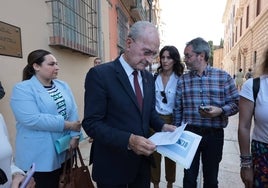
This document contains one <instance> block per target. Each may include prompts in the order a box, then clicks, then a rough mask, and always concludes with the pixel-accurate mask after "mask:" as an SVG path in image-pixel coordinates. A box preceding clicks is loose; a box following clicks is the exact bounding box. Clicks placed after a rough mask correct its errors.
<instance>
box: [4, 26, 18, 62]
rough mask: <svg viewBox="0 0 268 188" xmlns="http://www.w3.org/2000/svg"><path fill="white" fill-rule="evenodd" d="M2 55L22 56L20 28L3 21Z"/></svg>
mask: <svg viewBox="0 0 268 188" xmlns="http://www.w3.org/2000/svg"><path fill="white" fill-rule="evenodd" d="M0 55H6V56H13V57H20V58H22V48H21V32H20V28H19V27H16V26H13V25H10V24H7V23H4V22H1V21H0Z"/></svg>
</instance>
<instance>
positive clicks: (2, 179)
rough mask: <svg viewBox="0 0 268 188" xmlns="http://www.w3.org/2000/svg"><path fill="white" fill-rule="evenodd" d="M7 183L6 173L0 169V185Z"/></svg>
mask: <svg viewBox="0 0 268 188" xmlns="http://www.w3.org/2000/svg"><path fill="white" fill-rule="evenodd" d="M6 182H7V176H6V173H5V172H4V171H3V170H2V169H1V168H0V185H4V184H5V183H6Z"/></svg>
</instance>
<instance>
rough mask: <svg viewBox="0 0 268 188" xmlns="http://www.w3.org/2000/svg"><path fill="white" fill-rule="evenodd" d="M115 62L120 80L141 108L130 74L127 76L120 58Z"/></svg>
mask: <svg viewBox="0 0 268 188" xmlns="http://www.w3.org/2000/svg"><path fill="white" fill-rule="evenodd" d="M114 63H115V71H116V74H117V78H118V80H119V82H120V83H121V84H122V86H123V88H124V90H125V91H126V93H127V94H128V95H129V96H130V98H131V100H132V101H133V103H134V104H135V105H136V107H137V108H138V110H139V104H138V101H137V98H136V95H135V93H134V91H133V88H132V86H131V84H130V82H129V79H128V76H127V74H126V72H125V70H124V68H123V67H122V65H121V63H120V61H119V59H117V60H115V62H114ZM139 111H140V110H139Z"/></svg>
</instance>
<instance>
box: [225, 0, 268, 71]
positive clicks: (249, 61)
mask: <svg viewBox="0 0 268 188" xmlns="http://www.w3.org/2000/svg"><path fill="white" fill-rule="evenodd" d="M260 4H261V12H260V14H259V15H258V16H257V17H256V0H239V1H233V0H228V1H227V5H226V9H225V13H224V16H223V22H224V24H225V32H224V33H225V36H224V55H223V65H224V69H225V70H227V71H228V72H229V73H230V74H232V75H233V74H235V73H236V72H237V70H238V69H239V68H242V69H243V71H244V72H246V71H247V69H248V68H250V67H251V68H253V71H254V70H256V68H257V66H258V64H259V63H260V62H261V59H262V55H263V51H264V50H265V49H266V48H267V47H268V1H266V0H261V2H260ZM233 6H235V15H234V16H232V13H233ZM248 6H249V26H248V28H246V15H247V14H246V11H247V7H248ZM241 18H242V20H243V22H242V23H243V24H242V35H241V36H239V32H240V19H241ZM236 27H237V32H238V35H237V41H236V42H234V45H232V42H231V41H232V40H235V28H236ZM254 54H256V61H254V59H255V58H254V56H255V55H254Z"/></svg>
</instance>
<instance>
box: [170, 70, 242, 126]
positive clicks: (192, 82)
mask: <svg viewBox="0 0 268 188" xmlns="http://www.w3.org/2000/svg"><path fill="white" fill-rule="evenodd" d="M238 100H239V94H238V91H237V89H236V87H235V84H234V81H233V79H232V77H231V76H230V75H229V74H228V73H227V72H225V71H223V70H220V69H216V68H213V67H211V66H207V67H206V69H205V70H204V72H203V74H202V76H199V75H198V74H197V72H196V71H190V72H188V73H186V74H184V75H182V76H181V79H179V80H178V84H177V90H176V98H175V108H174V121H175V125H177V126H180V124H181V122H187V123H188V124H191V125H194V126H202V127H214V128H224V127H226V126H227V124H228V116H231V115H234V114H236V113H237V112H238ZM200 105H211V106H217V107H220V108H222V109H223V113H222V115H220V116H218V117H214V118H204V117H201V116H200V114H199V112H198V108H199V106H200Z"/></svg>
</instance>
